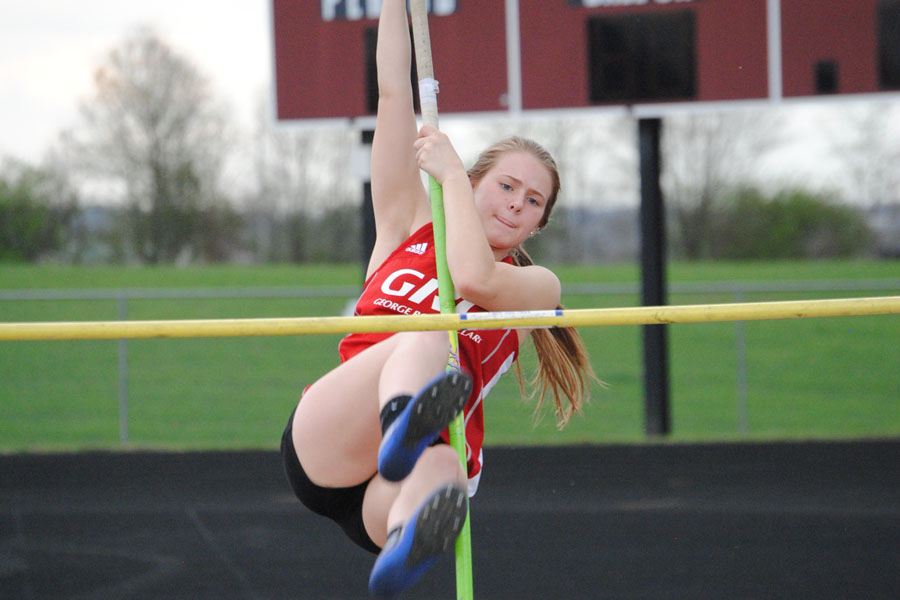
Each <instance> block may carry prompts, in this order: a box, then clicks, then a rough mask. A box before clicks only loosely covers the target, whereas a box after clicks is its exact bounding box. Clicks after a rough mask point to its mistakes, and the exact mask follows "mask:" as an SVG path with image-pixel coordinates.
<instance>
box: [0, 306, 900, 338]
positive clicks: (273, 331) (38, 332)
mask: <svg viewBox="0 0 900 600" xmlns="http://www.w3.org/2000/svg"><path fill="white" fill-rule="evenodd" d="M888 314H900V296H887V297H878V298H842V299H834V300H793V301H785V302H746V303H735V304H693V305H680V306H639V307H629V308H586V309H575V310H559V311H521V312H505V313H504V312H492V313H471V314H468V315H457V314H433V315H415V316H388V317H298V318H272V319H208V320H175V321H85V322H50V323H0V341H12V340H88V339H92V340H97V339H120V338H193V337H246V336H273V335H318V334H346V333H377V332H391V331H432V330H448V331H449V330H459V329H502V328H509V327H591V326H598V325H654V324H662V323H710V322H717V321H756V320H763V319H799V318H812V317H847V316H862V315H888Z"/></svg>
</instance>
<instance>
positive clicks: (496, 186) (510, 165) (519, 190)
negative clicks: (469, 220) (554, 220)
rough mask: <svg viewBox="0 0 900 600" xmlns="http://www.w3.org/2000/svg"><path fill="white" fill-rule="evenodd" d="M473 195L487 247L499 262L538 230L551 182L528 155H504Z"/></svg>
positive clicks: (548, 174) (477, 186) (547, 175)
mask: <svg viewBox="0 0 900 600" xmlns="http://www.w3.org/2000/svg"><path fill="white" fill-rule="evenodd" d="M474 191H475V206H476V208H477V209H478V213H479V214H480V215H481V221H482V223H483V224H484V230H485V233H486V234H487V239H488V243H490V245H491V248H493V249H494V253H495V255H497V256H498V258H499V257H502V256H505V255H506V253H507V252H508V251H509V249H510V248H514V247H516V246H518V245H519V244H521V243H522V242H524V241H525V240H526V239H527V238H528V236H529V235H531V233H532V232H533V231H535V230H536V229H537V228H538V225H539V224H540V222H541V219H542V218H543V216H544V209H545V207H546V206H547V198H549V197H550V194H551V193H552V191H553V180H552V178H551V177H550V172H549V171H548V170H547V167H545V166H544V165H543V164H542V163H541V162H540V161H539V160H538V159H537V158H535V157H534V156H532V155H531V154H529V153H528V152H506V153H504V154H502V155H500V158H499V159H498V160H497V164H495V165H494V166H493V168H491V169H490V170H489V171H488V172H487V173H486V174H485V176H484V178H482V180H481V181H479V182H478V184H477V185H476V186H475V190H474Z"/></svg>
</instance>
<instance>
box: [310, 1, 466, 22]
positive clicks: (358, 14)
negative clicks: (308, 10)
mask: <svg viewBox="0 0 900 600" xmlns="http://www.w3.org/2000/svg"><path fill="white" fill-rule="evenodd" d="M428 11H429V12H430V13H431V14H433V15H434V16H436V17H443V16H446V15H452V14H453V13H455V12H456V0H430V1H429V2H428ZM380 14H381V0H322V20H323V21H359V20H360V19H377V18H378V15H380Z"/></svg>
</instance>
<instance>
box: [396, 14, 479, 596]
mask: <svg viewBox="0 0 900 600" xmlns="http://www.w3.org/2000/svg"><path fill="white" fill-rule="evenodd" d="M410 13H411V16H412V28H413V41H414V44H415V51H416V71H417V72H418V76H419V104H420V106H421V108H422V123H423V124H424V125H430V126H432V127H434V128H435V129H437V128H438V113H437V92H438V85H437V82H436V81H435V80H434V65H433V63H432V61H431V35H430V34H429V31H428V9H427V7H426V1H425V0H410ZM428 183H429V198H430V201H431V220H432V222H433V227H434V253H435V260H436V262H437V276H438V298H439V301H440V306H441V313H455V312H456V294H455V292H454V290H453V281H452V280H451V279H450V270H449V269H448V268H447V238H446V233H445V225H444V194H443V190H442V189H441V185H440V184H439V183H438V182H437V181H436V180H435V178H434V177H432V176H430V175H429V177H428ZM448 334H449V335H450V361H449V363H448V364H447V370H448V371H451V370H457V371H458V370H459V369H460V363H459V339H458V336H457V332H456V330H450V331H448ZM450 444H451V445H452V446H453V448H454V449H455V450H456V452H457V454H458V455H459V459H460V461H461V462H462V465H463V470H466V434H465V421H464V417H463V413H460V414H459V416H458V417H457V418H456V420H454V421H453V423H452V424H451V425H450ZM469 514H470V513H469ZM470 521H471V519H470V518H469V517H467V518H466V523H465V525H464V526H463V529H462V531H461V532H460V534H459V537H458V538H457V540H456V597H457V600H472V598H473V584H472V530H471V525H470Z"/></svg>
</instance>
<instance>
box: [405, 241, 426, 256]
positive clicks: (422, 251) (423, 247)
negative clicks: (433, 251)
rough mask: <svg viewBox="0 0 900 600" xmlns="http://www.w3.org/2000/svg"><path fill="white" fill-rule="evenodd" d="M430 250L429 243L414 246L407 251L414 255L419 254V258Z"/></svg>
mask: <svg viewBox="0 0 900 600" xmlns="http://www.w3.org/2000/svg"><path fill="white" fill-rule="evenodd" d="M427 249H428V242H422V243H421V244H413V245H412V246H410V247H408V248H407V249H406V251H407V252H412V253H413V254H418V255H419V256H421V255H423V254H425V250H427Z"/></svg>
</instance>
